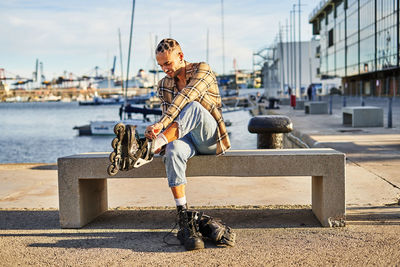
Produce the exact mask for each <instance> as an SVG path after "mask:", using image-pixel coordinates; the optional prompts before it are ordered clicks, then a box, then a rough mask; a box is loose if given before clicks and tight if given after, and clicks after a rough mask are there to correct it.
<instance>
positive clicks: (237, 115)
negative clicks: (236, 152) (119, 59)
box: [0, 102, 256, 164]
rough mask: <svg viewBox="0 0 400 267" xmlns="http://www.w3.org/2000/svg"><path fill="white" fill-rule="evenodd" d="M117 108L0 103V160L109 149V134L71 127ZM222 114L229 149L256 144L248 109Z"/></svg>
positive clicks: (114, 115) (41, 159) (112, 114)
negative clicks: (85, 132)
mask: <svg viewBox="0 0 400 267" xmlns="http://www.w3.org/2000/svg"><path fill="white" fill-rule="evenodd" d="M118 111H119V106H118V105H100V106H80V105H79V104H78V103H77V102H70V103H66V102H32V103H31V102H26V103H0V164H1V163H55V162H57V158H59V157H63V156H68V155H73V154H77V153H84V152H110V151H111V145H110V144H111V140H112V138H113V137H112V136H79V135H78V131H77V130H74V129H73V127H74V126H82V125H85V124H88V123H89V122H90V121H94V120H118V119H119V115H118ZM135 117H137V118H141V115H139V114H137V115H135ZM224 118H225V120H230V121H231V122H232V126H230V127H228V130H229V132H230V133H231V134H230V137H231V143H232V148H233V149H254V148H256V135H254V134H250V133H249V132H248V131H247V124H248V121H249V119H250V118H251V115H250V114H249V112H248V111H245V110H241V111H235V112H229V113H225V114H224Z"/></svg>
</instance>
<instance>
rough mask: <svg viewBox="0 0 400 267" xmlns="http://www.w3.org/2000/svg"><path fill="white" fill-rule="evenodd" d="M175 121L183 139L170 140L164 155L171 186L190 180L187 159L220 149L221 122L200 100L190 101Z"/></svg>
mask: <svg viewBox="0 0 400 267" xmlns="http://www.w3.org/2000/svg"><path fill="white" fill-rule="evenodd" d="M175 122H177V123H178V129H179V139H177V140H175V141H173V142H171V143H168V144H167V146H166V150H165V155H164V158H163V160H164V164H165V170H166V173H167V178H168V185H169V186H170V187H174V186H179V185H181V184H186V183H187V180H186V163H187V161H188V160H189V159H190V158H191V157H193V156H194V155H198V154H203V155H207V154H208V155H209V154H216V151H217V122H216V121H215V119H214V117H213V116H211V114H210V112H208V111H207V110H206V109H205V108H204V107H203V106H202V105H201V104H200V103H199V102H196V101H193V102H191V103H189V104H187V105H186V106H185V107H184V108H183V109H182V111H181V112H180V113H179V115H178V117H177V118H176V119H175Z"/></svg>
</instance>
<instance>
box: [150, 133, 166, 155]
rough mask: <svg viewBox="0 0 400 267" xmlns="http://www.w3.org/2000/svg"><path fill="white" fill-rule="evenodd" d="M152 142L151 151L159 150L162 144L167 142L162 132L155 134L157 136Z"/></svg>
mask: <svg viewBox="0 0 400 267" xmlns="http://www.w3.org/2000/svg"><path fill="white" fill-rule="evenodd" d="M153 142H154V146H153V151H151V152H152V153H154V152H155V151H157V150H159V149H160V148H161V147H162V146H163V145H166V144H168V139H167V137H165V135H164V134H162V133H161V134H159V135H158V136H157V138H156V139H155V140H154V141H153Z"/></svg>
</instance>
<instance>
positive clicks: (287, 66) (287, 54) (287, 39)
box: [286, 19, 290, 86]
mask: <svg viewBox="0 0 400 267" xmlns="http://www.w3.org/2000/svg"><path fill="white" fill-rule="evenodd" d="M288 32H289V25H288V20H287V19H286V69H287V72H286V78H287V79H286V80H287V84H288V86H289V84H290V81H289V79H290V77H289V35H288Z"/></svg>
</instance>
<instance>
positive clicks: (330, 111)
mask: <svg viewBox="0 0 400 267" xmlns="http://www.w3.org/2000/svg"><path fill="white" fill-rule="evenodd" d="M329 114H330V115H332V95H329Z"/></svg>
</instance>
